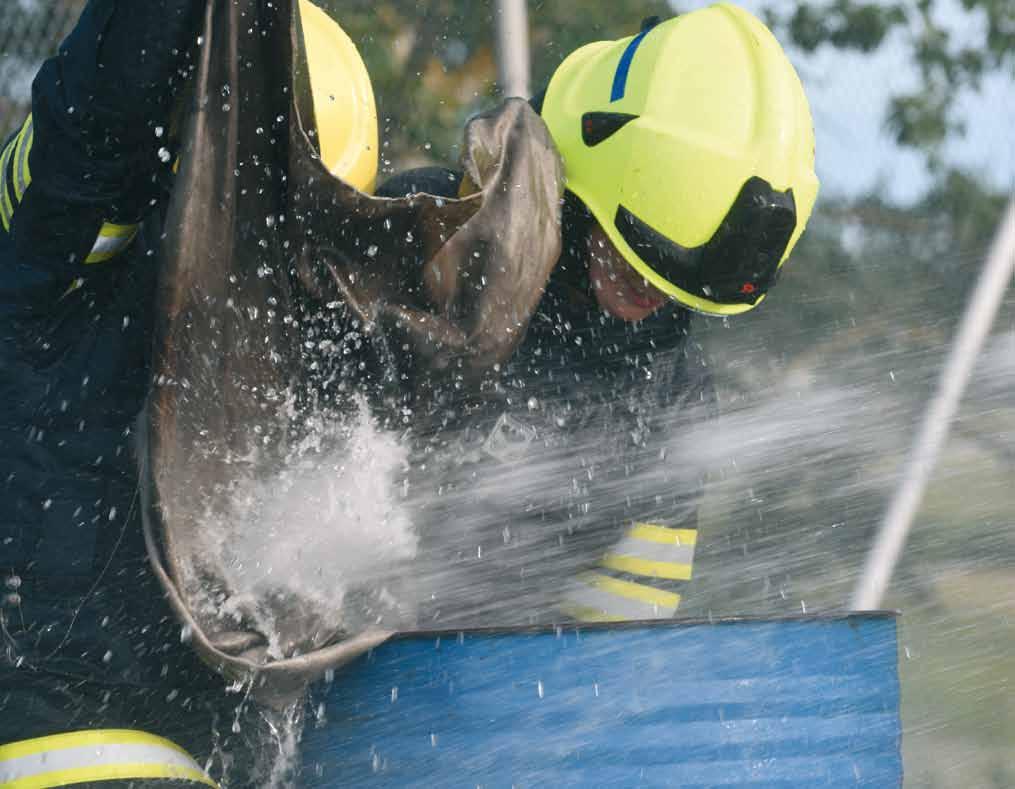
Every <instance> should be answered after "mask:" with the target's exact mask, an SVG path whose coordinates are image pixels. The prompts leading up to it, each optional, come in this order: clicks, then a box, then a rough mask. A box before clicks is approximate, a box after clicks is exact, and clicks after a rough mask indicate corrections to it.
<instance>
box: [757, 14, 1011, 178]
mask: <svg viewBox="0 0 1015 789" xmlns="http://www.w3.org/2000/svg"><path fill="white" fill-rule="evenodd" d="M789 5H790V10H788V11H784V10H782V9H783V8H785V6H786V4H785V3H773V5H772V6H771V7H770V9H769V10H768V12H767V13H766V15H765V16H766V20H767V21H768V23H769V24H770V25H771V26H772V27H773V28H774V29H776V30H777V31H781V32H782V33H784V34H785V35H786V36H788V37H789V38H790V39H792V40H793V41H794V42H795V43H796V44H798V45H799V46H800V47H801V48H802V49H804V50H805V51H807V52H813V51H814V50H816V49H818V48H819V47H822V46H833V47H838V48H841V49H853V50H858V51H861V52H871V51H873V50H875V49H877V48H879V47H880V46H882V44H884V43H885V41H886V40H887V39H888V38H889V37H890V36H894V38H895V40H896V41H897V42H898V43H899V44H901V45H902V46H903V47H905V49H906V50H907V51H908V52H909V54H910V56H911V59H912V62H913V63H914V65H915V66H916V67H917V70H918V73H919V76H920V83H919V86H918V88H917V89H916V90H914V91H912V92H910V93H906V94H902V95H898V96H896V97H894V98H893V99H892V101H891V106H890V107H889V111H888V117H887V122H888V127H889V129H890V130H891V132H892V133H893V134H894V136H895V138H896V140H897V141H898V142H899V143H900V144H902V145H906V146H910V147H913V148H917V149H919V150H921V151H923V152H924V153H925V154H927V158H928V162H929V164H930V165H931V167H932V169H934V170H935V171H937V172H938V173H940V172H942V170H943V168H944V165H943V163H942V161H941V158H940V148H941V145H942V143H943V142H944V141H945V140H946V139H947V138H948V136H949V135H950V134H953V133H961V132H962V131H963V130H964V124H963V121H962V119H961V118H959V117H957V116H956V111H955V103H956V102H955V100H956V97H957V96H958V95H959V94H960V92H961V91H962V90H963V89H966V88H970V89H973V90H977V89H979V87H980V82H981V78H982V77H983V75H984V74H985V73H987V72H988V71H990V70H1001V69H1005V68H1007V69H1010V70H1011V71H1012V73H1013V74H1015V2H1012V0H961V10H960V8H959V6H958V4H946V3H940V2H935V1H934V0H876V2H864V1H863V0H801V1H800V2H794V3H790V4H789ZM963 12H964V13H965V15H966V19H967V20H970V21H972V22H975V23H976V24H968V25H967V24H963V25H962V26H961V29H962V34H961V36H960V35H959V34H957V33H956V32H955V31H954V30H953V29H951V27H950V26H946V25H945V24H944V23H943V22H942V16H943V15H944V14H951V16H952V18H953V19H954V18H955V16H956V15H961V14H962V13H963ZM977 28H978V32H976V33H975V34H973V33H972V32H971V31H973V30H975V29H977ZM970 36H973V37H974V38H975V40H968V39H969V37H970Z"/></svg>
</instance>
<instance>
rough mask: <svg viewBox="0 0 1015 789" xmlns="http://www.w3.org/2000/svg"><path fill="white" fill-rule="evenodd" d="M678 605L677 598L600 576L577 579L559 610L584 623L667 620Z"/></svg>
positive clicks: (666, 593)
mask: <svg viewBox="0 0 1015 789" xmlns="http://www.w3.org/2000/svg"><path fill="white" fill-rule="evenodd" d="M679 605H680V595H678V594H675V593H673V592H666V591H663V590H662V589H656V588H654V587H652V586H649V585H647V584H638V583H633V582H631V581H623V580H621V579H619V578H611V577H610V576H608V575H603V574H601V573H585V574H583V575H580V576H579V577H578V578H577V579H576V580H575V581H574V582H573V584H572V585H571V587H570V589H568V590H567V592H566V593H565V595H564V599H563V600H562V601H561V603H560V605H559V608H560V610H561V611H562V612H564V613H567V614H570V615H572V616H574V617H575V618H577V619H581V620H582V621H586V622H618V621H625V620H632V619H666V618H668V617H671V616H673V615H674V614H675V613H676V611H677V606H679Z"/></svg>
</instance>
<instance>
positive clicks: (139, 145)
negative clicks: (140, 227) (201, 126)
mask: <svg viewBox="0 0 1015 789" xmlns="http://www.w3.org/2000/svg"><path fill="white" fill-rule="evenodd" d="M204 5H205V3H204V2H203V0H202V1H201V2H198V1H196V0H146V1H145V2H136V0H129V1H128V0H119V1H117V0H91V2H89V3H88V5H87V6H86V7H85V9H84V11H83V12H82V14H81V17H80V18H79V20H78V22H77V25H76V26H75V28H74V30H73V31H72V32H71V34H70V35H69V36H68V37H67V39H66V40H65V41H64V43H63V44H62V45H61V47H60V49H59V53H58V54H57V55H56V56H54V57H52V58H50V59H49V60H47V61H46V62H45V63H44V64H43V66H42V68H41V69H40V70H39V73H38V75H37V76H36V78H35V81H34V83H33V85H32V109H31V113H30V114H29V116H28V117H27V118H25V119H24V122H23V123H22V125H21V126H20V127H19V129H18V131H17V133H16V134H15V135H14V136H13V137H12V138H11V139H9V140H8V141H7V142H6V143H5V144H4V146H3V149H2V154H0V225H2V231H3V232H4V233H6V234H9V236H10V238H11V239H12V240H13V242H14V245H15V250H16V254H17V258H18V260H19V261H21V262H22V263H23V264H24V265H27V266H32V267H36V268H38V267H41V268H46V269H49V270H50V272H51V273H52V274H54V275H56V276H58V277H59V278H60V279H65V278H66V277H67V276H68V275H70V276H76V275H78V274H85V273H87V270H86V269H82V268H81V267H82V266H83V264H91V263H98V262H104V261H105V260H108V259H110V258H112V257H115V256H116V255H117V254H118V253H119V252H121V251H123V250H124V249H125V248H126V247H127V246H128V245H129V244H130V242H131V240H132V238H133V236H134V233H135V232H136V229H137V223H138V222H139V221H140V219H141V218H142V217H143V216H144V215H145V213H147V212H149V211H151V210H152V207H153V205H152V203H153V200H154V199H155V196H156V195H157V193H158V190H157V189H156V186H155V183H154V181H155V179H156V177H157V175H158V173H159V170H160V168H165V167H166V166H167V164H168V162H167V161H166V160H167V159H168V158H169V150H168V146H169V145H170V143H169V135H170V125H171V120H172V119H171V117H170V115H171V108H172V107H173V104H174V100H175V99H176V97H177V96H178V93H179V91H180V89H181V87H182V85H183V84H184V83H185V82H186V77H187V74H188V69H189V68H190V63H191V61H192V59H193V49H194V47H195V46H196V40H197V31H198V29H199V25H200V21H201V17H202V13H201V12H202V9H203V7H204ZM39 273H42V272H39Z"/></svg>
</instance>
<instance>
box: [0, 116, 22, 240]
mask: <svg viewBox="0 0 1015 789" xmlns="http://www.w3.org/2000/svg"><path fill="white" fill-rule="evenodd" d="M20 136H21V135H20V134H19V135H18V137H15V138H14V139H13V140H11V141H10V143H8V145H7V147H6V148H4V150H3V153H0V221H2V222H3V226H4V230H5V231H6V232H10V229H11V217H12V216H13V215H14V204H13V203H11V198H10V193H9V192H8V190H7V171H8V165H9V164H10V163H11V156H13V154H14V147H15V146H16V145H17V142H18V139H19V138H20Z"/></svg>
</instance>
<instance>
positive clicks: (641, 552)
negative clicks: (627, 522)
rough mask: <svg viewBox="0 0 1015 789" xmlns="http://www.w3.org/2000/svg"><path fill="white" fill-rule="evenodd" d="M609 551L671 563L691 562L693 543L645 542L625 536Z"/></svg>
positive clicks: (692, 560)
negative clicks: (665, 543)
mask: <svg viewBox="0 0 1015 789" xmlns="http://www.w3.org/2000/svg"><path fill="white" fill-rule="evenodd" d="M610 553H616V554H620V555H621V556H636V557H638V558H639V559H648V560H649V561H652V562H670V563H672V564H693V563H694V546H693V545H663V544H662V543H658V542H646V541H645V540H639V539H638V538H637V537H630V536H628V537H625V538H624V539H622V540H621V541H620V542H618V543H617V544H616V545H615V546H614V547H613V548H612V549H611V550H610Z"/></svg>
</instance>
